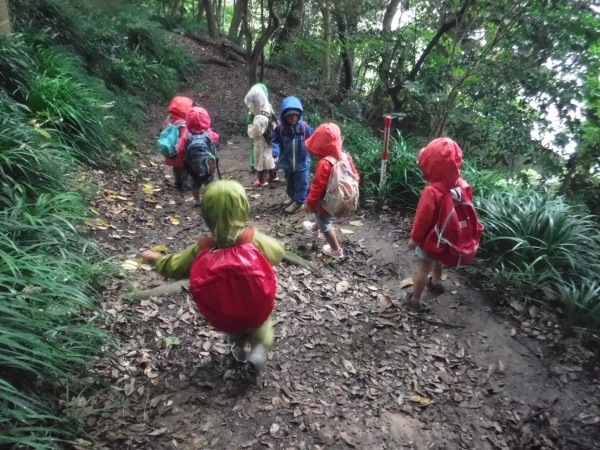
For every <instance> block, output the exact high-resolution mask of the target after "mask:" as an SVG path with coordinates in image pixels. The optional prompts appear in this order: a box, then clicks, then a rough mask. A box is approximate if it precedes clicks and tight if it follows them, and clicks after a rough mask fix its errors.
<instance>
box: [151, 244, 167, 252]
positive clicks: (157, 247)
mask: <svg viewBox="0 0 600 450" xmlns="http://www.w3.org/2000/svg"><path fill="white" fill-rule="evenodd" d="M152 251H153V252H166V251H167V247H166V246H164V245H155V246H154V247H152Z"/></svg>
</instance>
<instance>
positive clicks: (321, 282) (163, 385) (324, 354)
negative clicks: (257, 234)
mask: <svg viewBox="0 0 600 450" xmlns="http://www.w3.org/2000/svg"><path fill="white" fill-rule="evenodd" d="M176 39H180V40H181V39H182V38H176ZM183 41H184V42H185V44H186V45H187V46H188V47H189V48H190V50H191V51H192V52H193V53H194V54H195V55H196V56H197V57H199V58H203V59H207V58H213V59H219V60H222V61H225V62H227V60H226V57H225V56H224V55H223V54H221V53H219V52H218V51H216V50H214V49H212V48H210V47H203V46H200V45H198V44H196V43H194V42H191V41H187V40H183ZM231 64H232V66H231V67H223V66H221V65H216V64H211V65H205V66H204V67H203V68H202V70H201V71H199V73H198V74H197V77H195V78H196V79H195V80H190V85H189V89H188V90H187V91H186V92H183V93H184V94H187V95H189V96H191V97H193V98H194V99H195V100H196V102H197V103H199V104H201V105H203V106H205V107H206V108H207V109H208V110H209V111H210V113H211V115H212V117H213V128H214V129H215V130H216V131H217V132H218V133H220V134H221V136H222V145H221V148H220V156H221V168H222V171H223V173H224V176H225V177H229V178H234V179H236V180H239V181H240V182H241V183H242V184H243V185H244V186H246V187H247V189H248V195H249V198H250V202H251V220H250V224H251V225H252V226H256V227H258V228H259V229H261V230H263V231H265V232H266V233H268V234H270V235H272V236H275V237H277V238H279V239H280V240H282V241H283V242H285V244H286V246H287V247H288V248H290V249H291V250H293V251H296V252H298V253H300V254H302V255H304V256H305V257H307V258H310V259H311V260H312V261H313V262H315V263H316V264H317V265H318V266H319V267H320V269H321V270H322V272H323V276H322V277H318V278H317V277H315V276H313V275H312V274H310V273H309V272H308V271H307V270H305V269H302V268H299V267H296V266H291V265H285V264H284V265H282V266H280V267H279V268H278V269H277V275H278V280H279V288H278V295H277V299H278V300H277V306H276V312H275V319H276V334H277V341H276V344H275V347H274V349H273V351H272V352H271V354H270V356H269V362H268V366H267V370H266V372H265V374H264V378H263V380H262V383H261V384H260V386H254V385H252V383H250V382H248V380H247V379H246V377H245V375H244V373H243V372H242V371H240V368H239V366H238V365H237V363H235V361H234V360H233V358H232V357H231V355H230V354H229V347H228V345H227V341H226V339H225V337H224V336H223V335H222V334H220V333H217V332H215V331H214V330H213V329H211V328H210V327H209V326H207V324H206V323H205V321H204V320H203V319H202V318H201V317H200V316H199V315H198V314H197V313H196V311H195V309H194V307H193V305H192V303H191V302H190V300H189V299H188V297H187V293H186V292H185V291H182V292H180V293H178V294H174V295H167V296H163V297H154V298H146V299H140V300H132V299H131V295H130V294H131V290H132V289H147V288H151V287H155V286H159V285H162V284H165V283H166V282H165V281H164V280H162V279H161V278H160V277H158V276H157V275H156V274H154V273H153V272H152V271H150V270H148V269H149V267H145V266H143V265H142V266H139V265H138V266H137V267H136V266H135V264H134V263H131V267H130V268H132V269H135V270H128V271H126V276H124V278H122V279H120V280H117V281H115V282H114V283H113V284H111V285H109V286H107V287H106V289H105V291H104V297H103V303H102V307H103V308H104V309H105V310H106V311H107V312H108V319H107V321H106V325H107V327H109V328H110V329H111V330H112V332H113V333H115V334H116V335H118V336H119V337H120V338H121V339H122V340H123V342H124V345H123V347H122V348H119V349H115V350H111V352H110V354H109V355H108V356H107V357H105V358H102V359H99V360H98V361H97V364H96V367H95V369H96V370H97V371H98V373H99V374H100V375H101V376H100V379H101V380H103V381H101V383H102V385H103V386H104V387H105V388H106V389H105V390H104V391H103V394H102V395H101V396H99V397H94V398H87V397H86V396H85V393H82V394H81V395H80V396H79V398H78V399H76V400H75V401H73V402H72V403H73V405H72V407H73V408H74V409H75V410H76V411H79V414H80V417H81V421H82V422H83V423H85V424H86V426H88V427H90V428H92V429H94V430H96V432H97V434H96V436H95V437H90V441H92V440H94V441H95V444H94V447H95V448H101V447H103V448H109V449H170V448H173V449H188V450H193V449H201V448H202V449H204V448H208V449H245V448H247V449H261V448H277V449H280V448H281V449H337V448H339V449H344V448H378V449H379V448H388V449H401V448H406V449H426V448H436V449H437V448H440V449H530V448H531V449H542V448H548V449H579V448H584V449H585V448H600V444H599V443H598V437H599V436H600V433H599V427H600V416H599V414H600V413H599V410H598V405H599V404H600V401H599V400H600V389H599V384H598V378H597V374H598V373H599V370H598V362H597V360H595V359H594V356H593V354H592V353H591V352H589V351H588V350H586V349H585V348H584V347H583V346H582V345H580V344H579V343H578V341H577V340H575V339H573V338H567V337H565V336H564V335H563V333H562V329H561V327H560V326H559V325H558V323H557V321H558V320H560V319H557V317H556V315H555V314H554V313H553V311H551V310H549V309H544V308H538V307H535V306H534V307H531V305H529V304H527V305H526V304H524V303H523V302H521V301H520V299H518V298H511V297H510V295H508V297H507V296H506V295H505V294H506V293H498V292H494V291H493V290H492V289H490V288H489V287H488V282H487V281H486V280H485V278H483V276H482V275H481V269H483V265H484V264H485V263H484V262H481V263H478V264H475V265H473V266H471V267H469V268H467V269H461V270H460V271H458V272H457V271H452V270H451V271H449V272H448V277H447V279H446V280H445V282H444V283H445V286H446V288H447V292H446V293H444V294H443V295H441V296H439V297H437V298H431V297H426V298H425V301H426V302H427V303H428V304H429V305H430V307H431V308H430V309H429V310H428V311H426V312H423V313H419V314H416V313H413V312H408V311H406V310H403V309H402V308H400V305H398V303H397V302H396V300H395V299H396V298H397V295H398V292H399V288H400V282H401V281H402V280H404V279H406V278H409V277H410V276H411V275H412V272H413V270H414V267H415V263H416V260H415V258H414V256H413V255H412V254H411V253H410V252H409V251H407V249H406V242H407V240H408V233H409V230H410V225H411V222H410V219H411V213H410V212H406V211H394V210H390V209H387V210H383V211H378V210H375V209H374V208H370V207H368V205H367V207H365V208H364V209H361V210H360V211H358V212H357V213H356V214H355V215H354V216H353V217H350V218H348V219H346V220H344V221H341V222H337V223H336V224H335V225H336V232H337V233H338V237H340V238H341V242H342V245H343V247H344V249H345V252H346V255H347V257H346V259H345V260H343V261H341V262H340V261H333V260H331V259H329V258H327V257H324V256H322V255H321V254H320V253H319V251H318V250H319V248H320V245H322V244H321V243H320V242H315V240H314V239H312V238H310V237H308V236H307V235H306V233H305V232H304V231H303V230H302V227H301V223H302V221H303V220H306V215H305V214H304V213H302V212H299V213H296V214H294V215H291V216H288V215H285V214H283V212H282V211H281V210H280V208H279V206H278V205H279V203H280V202H281V200H283V199H284V196H285V194H284V190H285V188H284V185H283V182H281V183H276V184H275V185H271V186H269V187H268V188H262V189H260V188H252V187H251V183H252V181H253V180H254V176H253V175H252V174H250V172H249V170H248V169H249V167H248V143H247V139H246V138H245V137H244V136H243V126H242V123H243V117H244V113H245V111H244V107H243V97H244V95H245V92H246V86H247V84H246V81H245V68H244V67H242V66H235V65H233V63H231ZM266 83H267V85H268V86H269V87H270V88H271V91H272V95H271V100H272V102H273V104H274V106H275V107H276V108H278V106H279V105H280V102H281V99H282V98H283V97H284V96H286V95H289V94H298V93H299V92H298V90H297V89H296V88H295V87H294V80H293V79H291V78H289V76H287V75H286V74H283V73H279V72H269V71H267V76H266ZM300 95H301V96H302V95H309V93H300ZM303 100H304V101H305V103H309V102H310V100H309V99H305V98H303ZM167 103H168V99H166V100H165V103H164V104H161V105H155V106H153V107H152V108H150V109H149V110H148V111H147V115H146V122H145V124H146V129H147V133H146V136H145V138H144V146H143V149H142V151H141V152H140V153H139V155H137V156H136V161H137V162H136V164H135V167H134V169H133V170H132V171H130V172H128V173H122V172H111V173H106V172H96V173H95V174H94V176H95V177H96V179H97V180H98V184H99V187H100V190H99V192H98V196H97V197H96V198H95V199H94V201H93V202H92V205H91V206H92V207H93V208H95V210H97V212H98V216H97V220H96V221H95V222H91V223H89V226H90V229H91V233H93V234H94V235H95V237H96V239H97V241H98V242H99V243H100V245H102V246H103V247H104V248H105V249H106V250H107V251H108V252H109V253H110V254H111V255H112V257H113V258H114V259H115V261H119V262H122V261H126V260H129V261H132V260H134V259H135V258H137V257H138V256H139V253H140V251H141V250H143V249H147V248H151V247H155V246H164V247H166V250H167V251H168V252H176V251H179V250H181V249H183V248H185V247H186V246H187V245H189V244H190V243H191V242H193V241H194V240H195V239H196V238H197V236H199V235H201V234H203V233H206V232H207V229H206V227H205V226H204V225H203V223H202V220H201V218H200V215H199V211H198V208H195V207H194V206H193V201H192V200H191V195H190V193H189V192H187V193H185V192H184V193H181V192H179V191H176V190H175V189H174V188H173V187H172V180H171V179H170V171H169V169H168V168H167V167H165V166H164V165H163V164H162V159H161V157H160V155H159V154H158V153H157V152H156V151H155V150H154V142H155V139H156V136H157V134H158V130H159V128H160V126H161V124H162V121H163V119H164V115H165V110H166V105H167ZM348 150H349V151H350V152H352V149H348ZM501 296H503V297H505V298H507V300H506V304H505V306H495V305H497V304H498V302H497V301H496V300H497V299H498V297H501ZM90 382H93V381H92V380H91V381H90ZM94 408H103V410H102V411H101V412H98V411H96V412H94ZM82 444H83V443H82Z"/></svg>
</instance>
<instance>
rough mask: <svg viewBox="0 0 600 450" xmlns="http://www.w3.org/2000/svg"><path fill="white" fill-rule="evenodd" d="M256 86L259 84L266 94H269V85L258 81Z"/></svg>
mask: <svg viewBox="0 0 600 450" xmlns="http://www.w3.org/2000/svg"><path fill="white" fill-rule="evenodd" d="M254 86H258V87H259V88H261V89H262V90H263V92H264V93H265V95H267V96H268V95H269V90H268V89H267V86H266V85H264V84H262V83H256V84H255V85H254Z"/></svg>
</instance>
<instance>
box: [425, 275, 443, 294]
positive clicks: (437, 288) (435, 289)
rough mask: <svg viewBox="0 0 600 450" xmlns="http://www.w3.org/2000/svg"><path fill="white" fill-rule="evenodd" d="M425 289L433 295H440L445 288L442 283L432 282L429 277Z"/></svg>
mask: <svg viewBox="0 0 600 450" xmlns="http://www.w3.org/2000/svg"><path fill="white" fill-rule="evenodd" d="M427 289H428V290H429V292H431V293H432V294H433V295H442V294H443V293H444V292H446V288H445V287H444V286H443V285H442V283H433V281H432V280H431V278H430V279H429V280H427Z"/></svg>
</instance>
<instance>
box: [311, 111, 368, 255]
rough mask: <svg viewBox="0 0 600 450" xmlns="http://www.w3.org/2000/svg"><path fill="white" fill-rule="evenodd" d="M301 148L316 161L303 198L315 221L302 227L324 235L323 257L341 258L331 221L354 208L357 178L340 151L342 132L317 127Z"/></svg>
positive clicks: (314, 234)
mask: <svg viewBox="0 0 600 450" xmlns="http://www.w3.org/2000/svg"><path fill="white" fill-rule="evenodd" d="M304 145H305V146H306V149H307V150H308V152H309V153H310V154H311V155H313V156H316V157H317V158H319V162H318V163H317V167H316V169H315V177H314V179H313V180H312V183H311V184H310V188H309V192H308V197H307V199H306V208H307V209H308V210H309V211H312V212H313V213H314V214H315V222H311V221H308V220H307V221H304V222H303V223H302V227H303V228H304V229H305V230H306V231H308V233H309V234H310V235H311V236H312V237H315V238H316V237H319V236H321V233H322V234H323V235H324V236H325V240H326V241H327V244H325V245H324V246H323V248H322V252H323V254H325V255H327V256H331V257H332V258H343V257H344V251H343V250H342V247H341V246H340V244H339V242H338V240H337V236H336V235H335V230H334V229H333V223H332V220H333V217H343V216H346V215H347V214H349V213H350V212H351V211H353V210H354V209H356V207H357V206H358V182H359V179H360V177H359V175H358V172H357V170H356V168H355V167H354V162H353V161H352V157H351V156H350V155H348V154H346V153H344V151H343V150H342V131H341V130H340V127H339V126H337V125H336V124H335V123H331V122H328V123H324V124H321V125H319V126H318V127H317V129H316V130H315V132H314V133H313V134H312V136H311V137H309V138H308V139H307V140H306V141H305V143H304Z"/></svg>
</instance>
